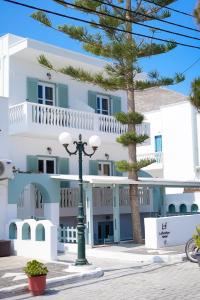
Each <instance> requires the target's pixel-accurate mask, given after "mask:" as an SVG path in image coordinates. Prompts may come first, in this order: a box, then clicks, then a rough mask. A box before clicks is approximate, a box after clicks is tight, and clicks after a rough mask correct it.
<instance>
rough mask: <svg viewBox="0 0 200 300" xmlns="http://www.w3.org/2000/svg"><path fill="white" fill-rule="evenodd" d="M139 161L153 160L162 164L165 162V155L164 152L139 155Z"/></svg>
mask: <svg viewBox="0 0 200 300" xmlns="http://www.w3.org/2000/svg"><path fill="white" fill-rule="evenodd" d="M137 159H138V160H141V159H153V160H155V163H157V164H162V162H163V153H162V152H154V153H145V154H138V155H137Z"/></svg>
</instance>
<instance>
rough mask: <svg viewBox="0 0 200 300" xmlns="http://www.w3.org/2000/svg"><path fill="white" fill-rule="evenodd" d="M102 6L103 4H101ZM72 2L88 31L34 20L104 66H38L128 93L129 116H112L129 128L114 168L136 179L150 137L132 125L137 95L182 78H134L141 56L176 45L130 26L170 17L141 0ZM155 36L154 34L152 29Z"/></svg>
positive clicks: (135, 206)
mask: <svg viewBox="0 0 200 300" xmlns="http://www.w3.org/2000/svg"><path fill="white" fill-rule="evenodd" d="M52 1H54V2H56V3H57V4H58V5H62V6H63V9H64V10H67V9H68V8H70V5H69V4H67V3H66V2H67V0H66V2H64V1H60V0H52ZM175 1H176V0H154V3H158V4H160V5H163V6H165V5H169V4H171V3H173V2H175ZM101 2H104V4H102V3H101ZM70 3H72V4H75V5H77V6H78V7H77V8H75V9H78V10H79V11H81V13H83V14H86V15H87V16H88V17H89V18H90V19H88V20H91V21H92V22H94V23H96V24H93V25H90V26H88V27H86V26H74V25H69V24H64V25H60V26H57V27H56V28H55V27H54V25H53V23H52V21H51V19H50V18H49V16H48V15H47V14H44V13H43V12H41V11H38V12H35V13H33V14H32V18H34V19H35V20H37V21H39V22H41V23H42V24H44V25H46V26H48V27H51V28H54V29H56V30H58V31H60V32H63V33H64V34H66V35H68V36H69V37H71V38H72V39H75V40H77V41H79V42H80V43H81V44H82V46H83V49H84V50H85V51H87V52H89V53H91V54H94V55H97V56H100V57H103V58H105V59H107V61H108V63H107V65H106V66H105V68H104V70H103V71H102V72H97V73H92V72H88V71H86V70H84V69H82V68H75V67H73V66H70V65H67V66H65V67H63V68H60V69H56V68H55V66H53V65H52V64H51V62H50V61H49V60H48V58H46V57H45V56H44V55H41V56H40V57H39V63H40V64H41V65H43V66H45V67H47V68H48V69H51V70H55V71H56V72H60V73H62V74H65V75H68V76H70V77H72V78H73V79H75V80H79V81H83V82H87V83H92V84H94V85H98V86H100V87H102V88H103V89H105V90H109V91H118V90H123V91H126V94H127V113H124V112H121V113H118V114H117V115H116V118H117V120H118V121H120V122H121V123H123V124H127V125H128V132H127V133H125V134H123V135H122V136H120V137H119V138H118V139H117V141H118V142H119V143H121V144H122V145H124V146H126V147H127V148H128V161H120V162H118V164H117V166H118V169H119V170H120V171H124V172H128V177H129V178H130V179H133V180H137V179H138V175H137V172H138V170H140V169H141V168H143V167H145V166H147V165H149V164H150V163H152V161H151V160H140V161H137V158H136V145H137V144H139V143H142V142H144V141H145V140H146V139H147V138H148V136H146V135H138V134H137V133H136V125H137V124H141V123H142V121H143V119H144V116H143V115H142V114H140V113H137V112H136V111H135V91H137V90H145V89H148V88H151V87H159V86H168V85H172V84H176V83H179V82H180V81H182V80H183V79H184V78H183V76H182V75H180V74H175V76H174V77H173V78H168V77H161V76H160V75H159V74H158V72H156V71H154V72H151V73H150V74H148V78H147V79H146V80H139V79H138V78H137V74H138V73H140V72H141V68H140V67H139V65H138V60H139V59H140V58H146V57H148V58H149V57H151V56H154V55H159V54H162V53H167V52H169V51H170V50H172V49H174V48H175V47H176V44H175V43H174V41H173V40H172V41H170V42H166V43H157V42H153V40H152V39H151V38H150V39H144V38H143V39H141V38H135V36H134V35H133V34H132V32H133V29H134V28H133V23H134V22H139V23H144V22H146V21H151V20H153V19H154V18H159V19H165V18H167V17H170V12H169V11H168V10H166V9H162V8H161V7H160V6H155V5H153V4H149V3H145V2H144V1H141V0H135V1H133V0H118V1H111V0H104V1H91V0H89V1H87V0H74V1H71V2H70ZM109 4H114V5H116V4H117V6H120V7H121V8H123V9H120V8H117V7H113V6H110V5H109ZM89 10H92V11H93V13H92V14H91V11H89ZM99 24H100V25H99ZM101 26H104V27H101ZM89 28H90V31H89ZM119 30H121V31H119ZM123 31H124V32H123ZM153 34H155V32H154V30H153ZM129 189H130V203H131V215H132V225H133V237H134V241H135V242H136V243H141V241H142V237H141V225H140V212H139V203H138V197H137V192H138V189H137V186H135V185H130V188H129Z"/></svg>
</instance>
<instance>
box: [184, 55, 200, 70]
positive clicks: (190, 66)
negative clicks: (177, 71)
mask: <svg viewBox="0 0 200 300" xmlns="http://www.w3.org/2000/svg"><path fill="white" fill-rule="evenodd" d="M199 61H200V57H199V58H198V59H196V60H195V61H194V62H193V63H192V64H191V65H189V67H187V68H186V69H185V70H184V71H183V72H181V74H184V73H186V72H187V71H188V70H190V69H191V68H192V67H193V66H194V65H196V64H197V63H198V62H199Z"/></svg>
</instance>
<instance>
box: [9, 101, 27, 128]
mask: <svg viewBox="0 0 200 300" xmlns="http://www.w3.org/2000/svg"><path fill="white" fill-rule="evenodd" d="M25 115H26V107H25V103H20V104H17V105H13V106H11V107H10V108H9V121H10V124H15V123H21V122H22V121H23V120H24V118H25Z"/></svg>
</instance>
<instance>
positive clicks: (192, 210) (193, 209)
mask: <svg viewBox="0 0 200 300" xmlns="http://www.w3.org/2000/svg"><path fill="white" fill-rule="evenodd" d="M198 210H199V207H198V205H197V204H195V203H193V204H192V205H191V212H198Z"/></svg>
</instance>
